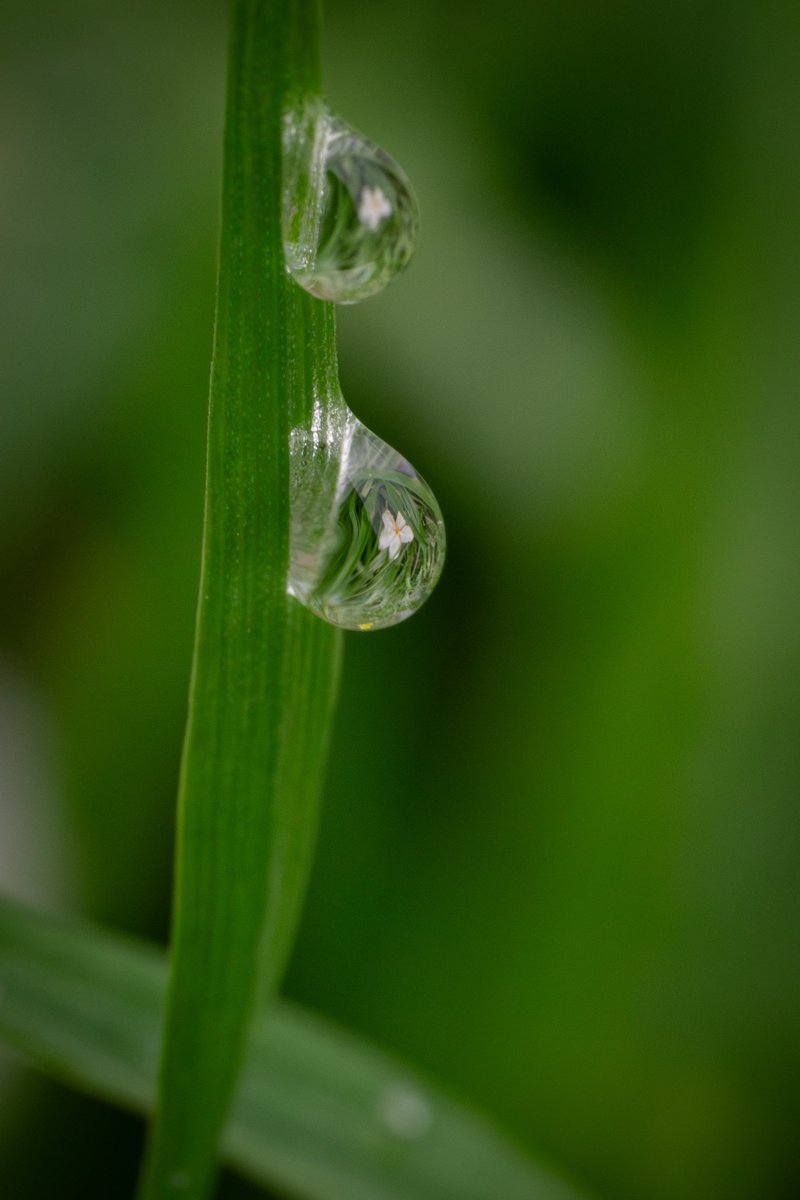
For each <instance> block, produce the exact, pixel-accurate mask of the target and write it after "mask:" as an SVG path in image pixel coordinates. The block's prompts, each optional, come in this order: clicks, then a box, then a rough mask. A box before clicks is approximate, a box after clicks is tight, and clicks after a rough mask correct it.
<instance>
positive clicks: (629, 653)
mask: <svg viewBox="0 0 800 1200" xmlns="http://www.w3.org/2000/svg"><path fill="white" fill-rule="evenodd" d="M326 10H327V32H326V54H325V60H326V80H327V90H328V93H329V96H330V98H331V101H332V103H333V105H334V106H335V107H336V108H337V109H338V111H339V112H340V113H341V114H342V115H343V116H344V117H345V118H346V119H348V120H350V121H351V122H352V123H353V124H354V125H356V126H357V127H358V128H360V129H362V130H363V131H364V132H366V133H368V134H369V135H370V136H372V137H373V138H375V139H376V140H377V141H379V142H380V143H382V144H383V145H384V146H386V147H387V148H388V149H389V150H390V152H391V153H392V154H394V155H395V157H397V158H398V160H399V161H400V162H401V163H402V164H403V165H404V166H405V167H406V169H407V171H408V173H409V174H410V176H411V178H412V180H413V181H414V182H415V185H416V187H417V191H418V194H419V198H420V202H421V206H422V212H423V236H422V240H421V244H420V247H419V252H418V256H417V259H416V261H415V263H414V264H413V266H412V268H411V269H410V270H409V272H408V274H407V275H406V276H404V277H403V278H402V279H401V280H400V281H398V282H397V283H396V284H395V285H393V287H392V288H391V289H389V290H388V291H387V292H386V293H384V294H383V295H382V296H380V297H378V298H376V299H374V300H372V301H370V302H368V303H366V304H364V305H362V306H359V307H357V308H354V309H350V310H347V311H343V312H342V314H341V319H340V355H341V373H342V380H343V386H344V390H345V394H346V396H347V398H348V400H349V402H350V404H351V407H352V408H354V409H355V411H356V412H357V413H358V415H359V416H360V417H361V418H362V419H363V420H364V421H365V422H366V423H367V424H368V425H369V426H370V427H372V428H374V429H375V430H377V431H378V432H380V433H381V434H382V435H383V436H385V437H386V438H387V439H388V440H390V441H391V442H392V443H393V444H394V445H396V446H398V447H399V448H400V449H402V451H403V453H405V454H406V455H407V456H408V457H410V458H411V460H412V461H413V462H414V463H415V464H416V465H417V467H418V468H419V469H420V470H421V471H422V473H423V474H424V475H425V476H426V477H427V478H428V480H429V482H431V483H432V484H433V486H434V488H435V490H436V491H437V493H438V495H439V498H440V500H441V503H442V507H443V509H444V512H445V515H446V519H447V523H448V530H449V535H450V541H449V562H448V566H447V570H446V574H445V576H444V578H443V580H442V583H441V585H440V587H439V589H438V591H437V593H436V595H435V597H434V598H433V599H432V600H431V601H430V603H429V604H428V605H427V606H426V608H425V609H424V610H423V611H422V612H421V613H420V614H419V615H418V616H417V617H416V618H415V619H414V620H413V621H411V622H408V623H407V624H406V625H405V626H402V627H400V628H398V629H396V630H393V631H390V632H386V633H381V634H376V635H371V636H370V635H365V636H355V635H353V636H350V637H349V638H348V642H347V649H346V669H345V675H344V686H343V692H342V700H341V705H340V711H339V716H338V724H337V729H336V736H335V741H334V746H333V753H332V761H331V767H330V773H329V778H328V783H327V789H326V801H325V815H324V821H323V828H322V836H321V843H320V848H319V857H318V862H317V866H316V870H315V874H314V879H313V884H312V888H311V894H310V899H309V903H308V908H307V912H306V916H305V920H304V924H303V929H302V933H301V937H300V940H299V944H298V946H297V950H296V953H295V955H294V958H293V961H292V966H291V970H290V973H289V977H288V981H287V991H288V992H289V993H290V994H291V995H292V996H294V997H296V998H298V999H301V1000H303V1001H306V1002H308V1003H310V1004H313V1005H315V1006H316V1007H318V1008H319V1009H321V1010H323V1011H324V1012H326V1013H328V1014H331V1015H332V1016H334V1017H336V1018H340V1019H341V1020H343V1021H345V1022H347V1023H348V1024H350V1025H352V1026H354V1027H356V1028H357V1029H359V1030H362V1031H364V1032H365V1033H367V1034H369V1035H372V1036H374V1037H375V1038H377V1039H379V1040H381V1041H382V1042H383V1043H384V1044H386V1045H388V1046H390V1047H392V1048H394V1049H395V1050H396V1051H399V1052H401V1053H402V1054H404V1055H406V1056H408V1057H410V1058H411V1059H413V1060H414V1061H416V1062H418V1063H419V1064H421V1065H422V1066H423V1067H425V1068H426V1069H427V1070H428V1071H429V1072H430V1073H432V1074H433V1075H434V1076H436V1077H439V1078H441V1079H443V1080H445V1081H447V1082H448V1083H449V1084H450V1085H451V1086H452V1087H453V1088H455V1089H456V1090H458V1091H459V1092H460V1093H461V1094H462V1095H464V1096H466V1097H468V1098H471V1099H472V1100H474V1101H475V1102H476V1103H477V1104H479V1105H480V1106H481V1107H483V1108H484V1109H486V1110H487V1111H488V1112H490V1113H492V1114H494V1115H495V1116H496V1117H497V1118H499V1119H500V1120H502V1121H503V1122H504V1123H505V1124H506V1125H507V1126H508V1127H509V1128H510V1129H511V1130H513V1131H514V1132H515V1133H516V1134H517V1135H518V1136H519V1137H520V1138H522V1139H523V1140H524V1141H525V1142H527V1143H528V1144H530V1145H531V1146H533V1147H536V1148H538V1149H539V1150H540V1151H541V1152H542V1153H543V1154H544V1155H545V1156H546V1157H547V1159H548V1160H551V1161H553V1162H556V1163H559V1164H561V1165H562V1166H563V1167H564V1168H565V1169H566V1170H568V1171H570V1172H571V1173H572V1174H573V1175H574V1176H575V1177H576V1178H578V1179H580V1180H582V1181H584V1182H585V1184H586V1185H587V1186H589V1187H590V1188H591V1189H593V1190H594V1192H595V1193H596V1194H597V1195H598V1197H601V1198H602V1200H675V1198H676V1197H681V1200H717V1198H719V1200H722V1198H724V1200H754V1198H756V1197H757V1198H758V1200H790V1198H792V1197H795V1196H797V1195H798V1194H800V1162H799V1161H798V1148H797V1141H798V1139H797V1128H798V1118H799V1117H800V1104H799V1103H798V1099H799V1097H798V1091H799V1090H800V1083H799V1080H800V945H799V944H798V943H799V939H798V928H799V919H800V891H799V889H798V876H799V875H800V872H799V871H798V850H800V829H799V828H798V799H799V798H800V796H799V793H800V787H799V785H800V737H799V736H798V724H800V623H799V622H798V612H799V611H800V607H799V602H800V572H799V571H798V561H799V556H798V551H800V537H799V536H798V513H799V512H800V503H799V502H800V472H799V471H798V453H799V452H800V416H799V414H798V391H799V390H800V389H799V387H798V379H799V378H800V335H799V333H798V329H799V327H800V219H798V217H799V216H800V19H799V16H798V9H797V6H796V5H795V4H794V3H791V2H782V0H764V2H762V3H759V4H748V3H741V2H737V0H733V2H731V3H725V4H722V3H714V2H712V0H643V2H642V3H639V4H636V3H631V2H630V0H627V2H625V0H603V3H592V2H591V0H538V2H537V3H536V4H530V5H520V4H518V3H514V2H513V0H494V3H492V4H491V5H485V4H481V3H477V0H460V2H459V3H458V4H455V3H448V2H446V0H406V2H405V3H403V4H396V3H393V4H389V3H386V2H383V0H374V2H373V3H370V4H362V3H357V2H356V0H328V3H327V5H326ZM2 25H3V36H2V43H1V48H0V164H1V170H0V222H1V229H0V248H1V250H0V252H1V254H2V262H3V268H2V282H1V283H0V290H1V292H2V301H1V303H2V318H1V327H0V339H2V364H3V365H2V377H1V381H0V394H1V396H2V403H1V404H0V453H1V454H2V471H1V472H0V500H1V504H0V570H1V571H2V579H3V584H2V588H1V589H0V615H1V616H2V632H1V633H0V800H1V804H0V878H1V879H2V886H3V887H4V888H5V889H6V890H8V891H10V892H12V893H13V894H15V895H18V896H21V897H24V898H27V899H29V900H31V901H32V902H34V903H36V904H39V905H40V906H42V907H50V908H57V909H59V910H62V911H74V912H80V913H83V914H87V915H89V916H91V917H93V918H96V919H98V920H101V921H103V922H106V923H109V924H111V925H114V926H117V927H119V928H124V929H128V930H132V931H136V932H139V933H144V934H147V935H149V936H153V937H159V938H162V939H163V938H165V936H166V928H167V911H168V894H169V869H170V855H171V836H172V834H171V825H172V806H173V798H174V793H175V781H176V772H177V763H178V756H179V750H180V740H181V733H182V727H183V721H184V711H185V698H186V687H187V678H188V666H189V655H190V648H191V639H192V626H193V618H194V607H195V592H196V584H197V570H198V552H199V538H200V519H201V505H202V485H203V438H204V426H205V406H206V394H207V376H208V362H209V355H210V344H211V322H212V306H213V288H214V260H215V245H216V236H217V200H218V190H219V169H220V146H221V127H222V113H223V87H224V79H223V74H224V61H225V13H224V6H222V5H220V4H217V3H211V0H202V2H199V0H193V2H191V3H190V2H189V0H181V2H176V3H172V4H167V5H164V4H159V3H156V2H155V0H140V2H139V3H137V4H128V3H125V2H123V0H104V2H103V3H100V0H82V2H80V3H72V4H64V3H60V2H56V0H38V2H37V3H36V4H26V3H23V2H22V0H6V3H5V4H4V5H3V20H2ZM0 1118H1V1120H0V1125H1V1127H2V1134H0V1155H1V1159H0V1178H2V1179H4V1180H5V1184H4V1188H3V1191H4V1195H7V1196H9V1197H14V1198H15V1200H16V1198H17V1197H19V1198H21V1200H37V1198H38V1197H40V1196H41V1197H44V1196H52V1195H54V1194H58V1195H59V1196H60V1197H72V1196H75V1197H81V1198H82V1200H94V1198H97V1200H100V1198H101V1197H102V1198H103V1200H113V1198H115V1197H117V1196H120V1197H123V1196H127V1195H128V1194H129V1188H130V1184H131V1180H132V1178H133V1172H134V1170H135V1164H136V1158H137V1154H138V1150H139V1144H140V1129H139V1126H138V1124H137V1122H135V1121H133V1120H132V1119H131V1118H128V1117H124V1116H122V1115H120V1114H117V1113H114V1112H112V1111H111V1110H109V1109H106V1108H104V1107H102V1106H101V1105H99V1104H96V1103H94V1102H92V1101H89V1100H87V1099H81V1098H78V1097H76V1096H73V1095H72V1094H71V1093H69V1092H67V1091H66V1090H62V1089H60V1088H58V1087H56V1086H54V1085H50V1084H48V1083H46V1082H44V1081H42V1080H39V1079H38V1078H36V1077H35V1076H33V1075H32V1074H28V1073H25V1072H22V1071H20V1070H16V1069H13V1068H11V1067H10V1066H8V1065H6V1066H5V1068H4V1070H3V1073H2V1077H0ZM227 1188H228V1193H227V1194H228V1195H229V1196H231V1197H232V1196H249V1195H251V1192H250V1191H249V1189H248V1188H246V1187H245V1186H244V1185H243V1184H239V1183H237V1182H236V1181H234V1180H232V1179H230V1180H228V1183H227ZM497 1200H502V1197H498V1198H497Z"/></svg>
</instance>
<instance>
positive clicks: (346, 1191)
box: [0, 901, 579, 1200]
mask: <svg viewBox="0 0 800 1200" xmlns="http://www.w3.org/2000/svg"><path fill="white" fill-rule="evenodd" d="M165 982H166V966H165V962H164V958H163V956H162V954H161V953H160V952H159V951H157V950H155V949H154V948H152V947H149V946H145V945H142V944H139V943H135V942H132V941H130V940H128V939H126V938H123V937H120V936H118V935H112V934H109V933H107V932H101V931H99V930H97V929H93V928H91V927H89V926H85V925H77V924H75V925H73V924H68V923H66V922H64V921H60V920H55V919H53V918H49V917H44V916H41V915H39V914H36V913H33V912H30V911H28V910H26V909H23V908H20V907H18V906H16V905H15V904H12V903H9V902H8V901H3V902H0V997H1V998H0V1038H2V1039H3V1041H5V1042H6V1044H7V1045H9V1046H10V1047H12V1048H13V1049H14V1050H16V1051H17V1052H18V1053H21V1054H23V1055H24V1056H26V1057H27V1058H28V1059H30V1060H31V1061H32V1062H33V1063H34V1064H36V1065H37V1066H38V1067H39V1068H41V1069H43V1070H45V1071H46V1072H47V1073H48V1074H50V1075H52V1076H54V1077H56V1078H57V1079H60V1080H62V1081H65V1082H67V1083H69V1084H72V1085H73V1086H76V1087H78V1088H80V1089H82V1090H85V1091H88V1092H90V1093H92V1094H94V1095H99V1096H102V1097H105V1098H107V1099H109V1100H113V1101H115V1102H116V1103H118V1104H120V1105H122V1106H124V1107H126V1108H130V1109H133V1110H135V1111H137V1112H146V1111H149V1109H150V1108H151V1106H152V1103H153V1098H154V1094H155V1076H156V1069H157V1061H158V1047H159V1037H160V1020H161V1006H162V1003H163V999H164V990H165ZM223 1152H224V1155H225V1157H226V1159H227V1161H228V1162H229V1163H230V1164H231V1165H232V1166H234V1167H236V1168H238V1169H239V1170H240V1171H241V1172H242V1173H243V1174H246V1175H248V1176H250V1177H251V1178H252V1179H254V1180H255V1181H257V1182H260V1183H263V1184H267V1185H269V1186H272V1187H274V1188H277V1189H279V1190H281V1191H284V1192H285V1193H287V1194H289V1195H293V1196H298V1197H303V1198H304V1200H579V1193H578V1192H577V1191H575V1190H573V1189H572V1188H571V1187H570V1186H568V1185H567V1184H565V1183H562V1182H561V1181H560V1180H559V1179H558V1178H557V1177H556V1176H555V1175H551V1174H550V1173H549V1172H547V1171H545V1170H543V1169H542V1168H540V1167H538V1166H536V1165H534V1164H533V1163H532V1162H530V1160H528V1159H527V1158H526V1157H525V1156H524V1155H523V1154H522V1153H521V1152H519V1151H518V1150H517V1149H516V1148H515V1147H514V1146H512V1145H511V1144H510V1143H509V1142H508V1141H507V1140H506V1139H505V1137H503V1136H502V1135H501V1134H499V1133H498V1132H496V1131H495V1130H494V1129H493V1128H492V1127H491V1126H490V1125H488V1124H487V1123H486V1122H485V1121H484V1120H483V1119H481V1118H480V1117H478V1116H476V1115H475V1114H474V1113H472V1112H471V1111H470V1110H469V1109H467V1108H465V1107H464V1106H462V1105H460V1104H457V1103H455V1102H454V1101H452V1100H450V1099H448V1098H446V1097H444V1096H442V1095H441V1094H440V1093H439V1092H438V1091H437V1090H436V1089H435V1088H433V1087H431V1086H430V1085H429V1084H428V1083H427V1082H421V1081H420V1080H419V1079H418V1078H417V1077H416V1076H415V1074H414V1073H413V1072H412V1071H410V1070H409V1069H408V1068H406V1067H405V1066H403V1065H400V1064H398V1063H397V1062H396V1061H395V1060H393V1059H392V1058H390V1057H389V1056H388V1055H386V1054H384V1053H382V1052H381V1051H379V1050H378V1049H376V1048H375V1047H373V1046H371V1045H369V1044H367V1043H365V1042H364V1041H362V1040H360V1039H359V1038H357V1037H355V1036H354V1035H353V1034H350V1033H346V1032H344V1031H342V1030H340V1029H337V1028H336V1027H335V1026H333V1025H331V1024H329V1023H328V1022H326V1021H323V1020H321V1019H320V1018H317V1017H314V1016H311V1015H310V1014H308V1013H306V1012H303V1011H302V1010H301V1009H299V1008H298V1007H296V1006H295V1005H291V1004H288V1003H286V1002H276V1003H275V1004H274V1005H273V1006H272V1008H271V1009H270V1011H269V1014H268V1015H267V1016H266V1018H262V1020H261V1021H260V1022H259V1024H258V1025H257V1026H256V1028H255V1031H254V1035H253V1038H252V1041H251V1044H250V1047H249V1052H248V1055H247V1059H246V1062H245V1066H244V1070H243V1072H242V1076H241V1079H240V1083H239V1088H238V1092H237V1094H236V1098H235V1101H234V1104H233V1107H232V1111H231V1115H230V1120H229V1123H228V1126H227V1129H226V1131H225V1135H224V1139H223Z"/></svg>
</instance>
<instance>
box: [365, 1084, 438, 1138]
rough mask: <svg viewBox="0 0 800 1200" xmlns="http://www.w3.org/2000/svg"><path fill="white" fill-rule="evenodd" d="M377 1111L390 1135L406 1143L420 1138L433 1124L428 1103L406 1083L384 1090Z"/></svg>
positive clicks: (393, 1085)
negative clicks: (402, 1139) (404, 1140)
mask: <svg viewBox="0 0 800 1200" xmlns="http://www.w3.org/2000/svg"><path fill="white" fill-rule="evenodd" d="M378 1109H379V1113H380V1117H381V1120H382V1121H383V1123H384V1125H386V1127H387V1128H388V1129H389V1131H390V1133H393V1134H394V1135H395V1137H399V1138H405V1139H407V1140H408V1141H414V1140H415V1139H416V1138H419V1137H422V1136H423V1135H424V1134H426V1133H427V1132H428V1130H429V1129H430V1127H431V1125H432V1123H433V1112H432V1110H431V1106H430V1103H429V1102H428V1100H427V1099H426V1098H425V1096H423V1094H422V1092H420V1091H418V1090H417V1088H415V1087H412V1086H411V1085H410V1084H408V1083H394V1084H392V1085H391V1086H390V1087H387V1088H385V1089H384V1090H383V1092H382V1093H381V1095H380V1097H379V1100H378Z"/></svg>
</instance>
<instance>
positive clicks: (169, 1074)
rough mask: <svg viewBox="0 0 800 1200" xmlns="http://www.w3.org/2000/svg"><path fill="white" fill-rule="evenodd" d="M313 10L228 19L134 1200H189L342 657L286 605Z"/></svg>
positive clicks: (308, 370)
mask: <svg viewBox="0 0 800 1200" xmlns="http://www.w3.org/2000/svg"><path fill="white" fill-rule="evenodd" d="M318 43H319V14H318V11H317V5H316V3H315V0H233V3H232V8H231V44H230V51H229V85H228V98H227V112H226V129H225V148H224V156H223V188H222V228H221V237H220V266H219V281H218V294H217V315H216V326H215V339H214V356H213V365H212V374H211V396H210V409H209V429H208V474H207V487H206V514H205V530H204V541H203V568H202V578H201V588H200V601H199V608H198V626H197V638H196V646H195V659H194V665H193V672H192V685H191V692H190V704H189V721H188V726H187V735H186V744H185V748H184V759H183V766H182V772H181V787H180V796H179V808H178V839H177V855H176V883H175V900H174V920H173V955H172V971H171V976H170V981H169V986H168V991H167V1002H166V1016H165V1035H164V1046H163V1059H162V1063H161V1070H160V1084H159V1091H158V1097H157V1101H156V1106H155V1117H154V1125H153V1130H152V1134H151V1138H150V1142H149V1146H148V1152H147V1155H146V1160H145V1167H144V1170H143V1174H142V1183H141V1190H140V1195H141V1197H142V1200H161V1198H162V1197H167V1196H173V1195H175V1194H176V1193H179V1194H180V1195H181V1197H184V1198H185V1200H202V1198H203V1197H205V1196H206V1195H207V1194H208V1193H209V1191H210V1189H211V1187H212V1183H213V1176H214V1165H215V1160H216V1145H217V1142H218V1139H219V1135H220V1132H221V1130H222V1127H223V1124H224V1121H225V1118H226V1115H227V1111H228V1107H229V1104H230V1101H231V1097H232V1095H233V1090H234V1085H235V1081H236V1077H237V1073H238V1069H239V1065H240V1061H241V1056H242V1053H243V1049H244V1045H245V1040H246V1037H247V1033H248V1029H249V1024H250V1021H251V1019H252V1014H253V1012H254V1011H255V1009H256V1006H257V1001H258V999H259V997H260V996H263V995H264V994H266V993H267V992H268V990H269V988H270V987H271V986H274V983H275V981H276V979H277V977H278V975H279V973H280V970H281V967H282V965H283V962H284V960H285V958H286V955H287V953H288V949H289V947H290V944H291V940H292V936H293V932H294V928H295V925H296V921H297V916H298V912H299V908H300V901H301V898H302V893H303V890H304V886H305V881H306V877H307V874H308V866H309V862H310V857H311V847H312V845H313V840H314V834H315V831H316V824H317V821H316V807H317V797H318V793H319V782H320V776H321V772H322V764H323V761H324V752H325V748H326V742H327V733H328V728H329V722H330V710H331V707H332V697H333V693H334V691H335V680H336V672H337V661H338V648H339V643H338V641H337V637H336V635H335V633H334V632H333V631H332V630H330V629H327V628H325V627H323V626H322V625H321V624H320V623H319V622H315V621H314V619H313V618H312V617H310V616H309V615H308V614H307V613H304V612H301V611H299V610H298V609H297V606H296V605H290V603H289V602H288V601H287V598H286V576H287V562H288V536H289V445H288V434H289V430H290V428H291V427H292V425H294V424H297V423H299V422H301V421H302V420H303V419H304V418H305V417H306V416H307V409H308V407H309V406H310V405H311V403H312V400H313V396H312V392H311V388H310V387H309V386H307V385H308V384H309V382H310V381H312V380H318V379H320V378H322V379H329V378H330V377H331V375H332V374H333V375H335V371H336V350H335V328H334V318H333V313H332V309H331V306H330V305H323V304H321V303H319V302H317V301H314V300H312V299H311V298H310V297H309V296H307V295H306V294H305V293H304V292H303V291H302V290H301V289H300V288H298V287H297V286H296V285H294V284H293V283H292V282H291V280H290V279H289V277H288V276H287V273H286V270H285V266H284V259H283V246H282V235H281V210H282V196H281V183H282V178H281V177H282V170H281V137H282V124H283V116H284V111H285V108H286V106H287V105H288V104H289V103H290V101H294V100H296V99H297V98H299V97H302V96H305V95H306V94H308V93H309V92H315V91H316V90H317V89H318V83H319V80H318V74H319V65H318Z"/></svg>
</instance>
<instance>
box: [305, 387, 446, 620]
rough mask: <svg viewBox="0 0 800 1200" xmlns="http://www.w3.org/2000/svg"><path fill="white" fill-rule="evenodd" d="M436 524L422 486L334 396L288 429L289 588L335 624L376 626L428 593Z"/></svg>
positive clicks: (439, 554) (434, 567)
mask: <svg viewBox="0 0 800 1200" xmlns="http://www.w3.org/2000/svg"><path fill="white" fill-rule="evenodd" d="M444 553H445V532H444V522H443V521H442V514H441V512H440V510H439V505H438V504H437V502H436V497H435V496H434V494H433V492H432V491H431V489H430V488H429V487H428V485H427V484H426V483H425V481H424V480H423V479H422V478H421V476H419V475H418V474H417V472H416V471H415V470H414V468H413V467H412V466H411V464H410V463H409V462H407V460H406V459H404V458H403V457H402V455H400V454H398V453H397V451H396V450H393V449H392V447H391V446H389V445H387V444H386V442H384V441H382V440H381V439H380V438H379V437H377V436H376V435H375V434H374V433H372V432H371V430H369V429H367V427H366V426H365V425H362V423H361V422H360V421H359V420H358V418H357V417H355V416H354V415H353V414H352V413H351V412H350V410H349V409H348V408H347V407H346V405H344V402H342V404H341V408H334V409H333V410H327V412H326V414H325V415H323V410H322V408H321V407H320V406H319V405H318V406H317V407H316V408H315V416H314V420H313V421H312V426H311V429H310V430H305V429H304V430H296V431H295V432H294V433H293V435H292V535H291V549H290V568H289V592H290V594H291V595H292V596H295V597H296V598H297V599H298V600H299V601H300V602H301V603H302V604H304V605H305V606H306V607H307V608H309V609H310V610H311V611H312V612H313V613H316V615H317V616H320V617H322V618H323V619H324V620H326V621H328V622H330V624H331V625H338V626H341V627H342V628H344V629H384V628H386V627H387V626H389V625H396V624H397V623H398V621H403V620H405V618H406V617H410V616H411V614H412V613H414V612H416V610H417V609H418V608H419V607H420V605H421V604H422V603H423V602H424V601H425V600H427V598H428V596H429V595H430V594H431V592H432V591H433V588H434V587H435V585H436V582H437V580H438V578H439V575H440V574H441V571H442V566H443V563H444Z"/></svg>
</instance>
